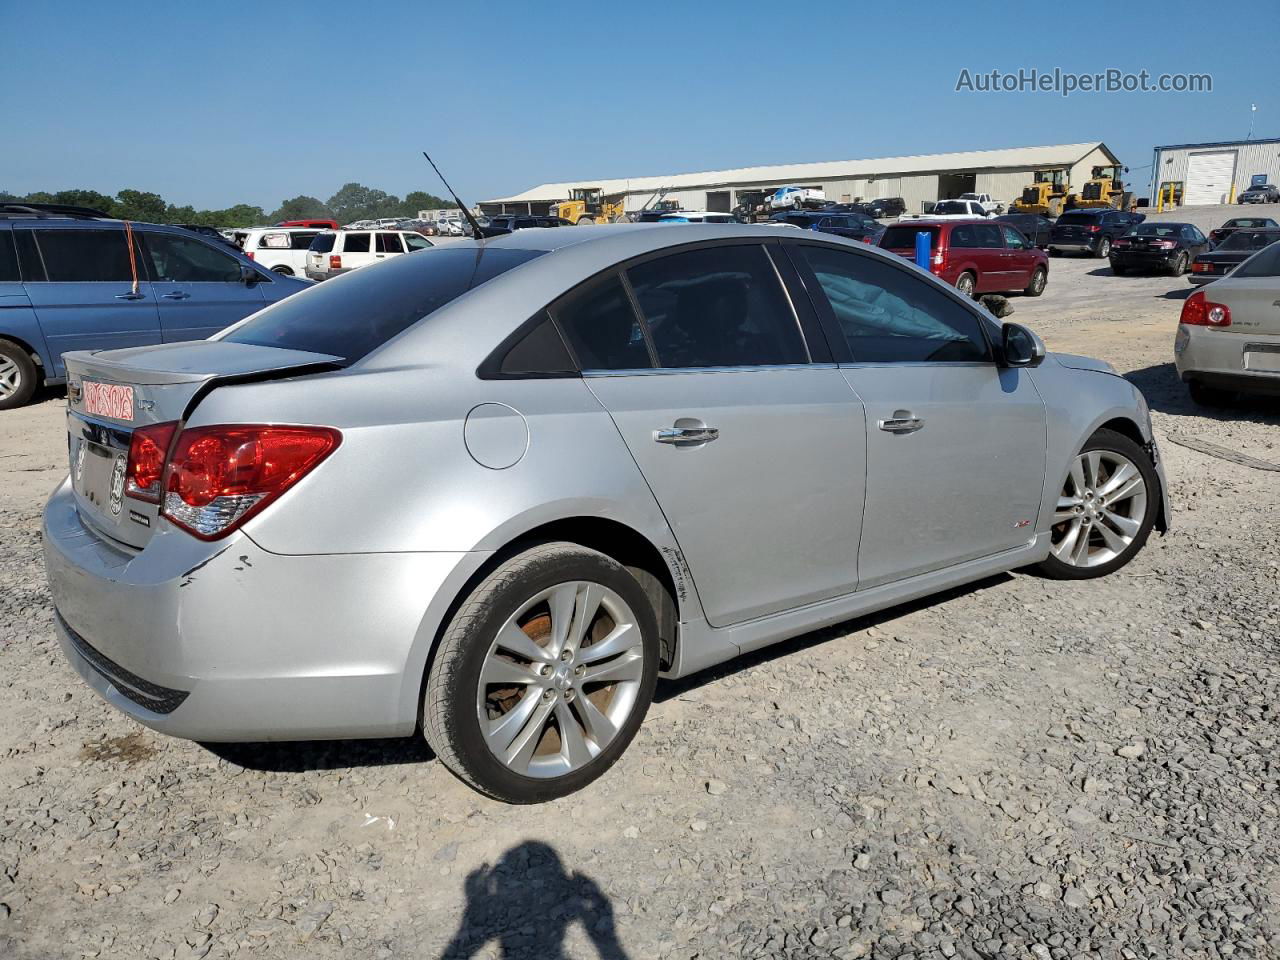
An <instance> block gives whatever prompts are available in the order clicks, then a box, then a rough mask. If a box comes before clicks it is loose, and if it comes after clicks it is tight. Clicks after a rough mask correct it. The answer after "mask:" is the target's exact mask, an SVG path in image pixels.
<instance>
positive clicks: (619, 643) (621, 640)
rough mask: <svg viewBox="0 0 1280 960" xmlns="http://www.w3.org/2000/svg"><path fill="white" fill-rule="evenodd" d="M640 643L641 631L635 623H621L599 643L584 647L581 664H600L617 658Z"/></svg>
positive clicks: (580, 656)
mask: <svg viewBox="0 0 1280 960" xmlns="http://www.w3.org/2000/svg"><path fill="white" fill-rule="evenodd" d="M639 643H640V631H639V630H637V629H636V625H635V624H634V623H620V624H618V625H617V626H616V627H614V628H613V629H612V630H610V631H609V634H608V635H607V636H606V637H605V638H604V639H603V640H601V641H600V642H599V643H593V644H591V646H589V647H583V648H582V650H581V651H580V654H579V656H578V660H579V662H581V663H598V662H600V661H601V660H605V659H608V658H609V657H616V656H617V655H618V654H620V653H622V652H623V651H624V650H630V649H631V648H632V647H634V646H637V645H638V644H639Z"/></svg>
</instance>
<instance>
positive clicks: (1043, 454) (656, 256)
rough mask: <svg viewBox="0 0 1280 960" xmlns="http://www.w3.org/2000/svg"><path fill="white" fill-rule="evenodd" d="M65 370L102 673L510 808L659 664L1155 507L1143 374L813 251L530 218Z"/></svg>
mask: <svg viewBox="0 0 1280 960" xmlns="http://www.w3.org/2000/svg"><path fill="white" fill-rule="evenodd" d="M67 367H68V370H69V380H70V388H69V394H68V404H69V409H68V412H67V426H68V442H69V465H70V476H69V477H68V478H67V479H66V480H65V481H64V482H63V483H62V484H61V486H59V487H58V489H57V490H56V491H55V492H54V493H53V495H52V497H51V499H50V500H49V503H48V506H47V508H46V512H45V521H44V532H45V537H44V543H45V555H46V562H47V567H48V575H49V582H50V586H51V590H52V596H53V599H54V604H55V606H56V611H57V616H56V622H57V625H58V630H59V634H60V637H61V641H62V646H63V649H64V650H65V652H66V656H67V657H68V659H69V660H70V662H71V663H72V665H73V666H74V667H75V668H76V669H77V670H78V671H79V672H80V674H81V675H82V676H83V677H84V679H85V681H86V682H87V683H88V684H89V685H91V686H92V687H93V688H94V689H95V690H97V691H98V692H99V693H100V694H101V695H102V696H103V697H105V698H106V699H107V700H108V701H110V702H111V703H112V704H113V705H115V706H116V707H118V708H119V709H121V710H123V711H125V712H126V713H128V714H129V715H130V716H132V717H134V718H136V719H137V720H138V721H139V722H141V723H144V724H146V725H148V726H150V727H152V728H154V729H156V730H159V731H162V732H164V733H169V734H172V735H175V736H181V737H189V738H192V739H197V740H263V739H306V738H321V737H387V736H402V735H407V734H410V733H412V732H414V731H415V730H418V729H420V730H421V731H422V733H423V734H424V735H425V737H426V739H427V740H428V741H429V743H430V744H431V746H432V747H433V748H434V749H435V751H436V752H437V754H438V755H439V756H440V758H441V759H442V760H443V761H444V762H445V763H446V764H447V765H448V766H449V768H450V769H451V770H452V771H453V772H454V773H456V774H457V775H458V776H459V777H460V778H462V779H463V780H464V781H466V782H467V783H469V784H471V785H472V786H474V787H475V788H477V789H479V790H481V791H483V792H485V793H486V794H489V795H490V796H493V797H497V798H500V799H503V800H507V801H511V802H536V801H541V800H547V799H550V798H553V797H557V796H562V795H564V794H566V793H568V792H570V791H573V790H576V789H578V788H580V787H582V786H584V785H585V784H587V783H589V782H590V781H592V780H593V779H595V778H596V777H598V776H600V775H601V774H602V773H603V772H604V771H605V770H606V769H608V767H609V766H610V765H611V764H612V763H614V761H616V760H617V758H618V757H619V755H620V754H621V753H622V751H623V750H624V749H625V748H626V747H627V745H628V743H629V742H630V741H631V739H632V737H633V736H634V735H635V733H636V730H637V728H638V727H639V725H640V723H641V721H642V719H643V717H644V715H645V712H646V710H647V708H648V706H649V703H650V701H651V699H652V697H653V693H654V688H655V684H656V681H657V678H658V676H659V675H660V674H661V675H663V676H667V677H680V676H684V675H687V674H689V673H692V672H693V671H696V670H701V669H703V668H706V667H708V666H711V665H712V664H716V663H720V662H722V661H725V660H728V659H730V658H732V657H735V656H737V655H739V654H741V653H744V652H746V651H751V650H755V649H758V648H760V647H763V646H766V645H768V644H771V643H776V642H778V641H779V640H782V639H784V638H786V637H790V636H793V635H796V634H800V633H804V632H806V631H809V630H813V629H815V628H818V627H822V626H825V625H829V624H834V623H838V622H840V621H843V620H847V619H849V618H851V617H854V616H857V615H860V614H864V613H867V612H869V611H873V610H877V609H880V608H884V607H888V606H891V605H893V604H897V603H901V602H903V601H906V600H910V599H913V598H916V597H920V596H924V595H926V594H931V593H935V592H937V591H941V590H946V589H948V588H951V587H954V586H956V585H958V584H962V583H965V582H968V581H972V580H976V579H978V578H981V577H985V576H989V575H991V574H993V573H995V572H998V571H1003V570H1009V569H1014V568H1019V567H1027V566H1032V565H1038V566H1039V568H1040V570H1042V571H1043V572H1044V573H1046V574H1048V575H1049V576H1052V577H1060V578H1086V577H1094V576H1100V575H1103V574H1107V573H1110V572H1111V571H1114V570H1116V569H1117V568H1119V567H1120V566H1122V565H1123V564H1125V563H1126V562H1128V561H1129V560H1130V559H1131V558H1132V557H1133V556H1134V554H1135V553H1136V552H1137V551H1138V550H1139V549H1141V547H1142V545H1143V543H1144V542H1145V540H1146V538H1147V536H1148V534H1149V533H1150V531H1151V529H1152V527H1153V526H1160V527H1161V528H1163V527H1164V526H1165V525H1166V524H1167V522H1168V516H1169V511H1168V505H1167V500H1166V496H1165V482H1164V478H1163V474H1162V469H1161V466H1160V463H1159V459H1158V457H1157V451H1156V445H1155V441H1154V439H1153V436H1152V431H1151V423H1150V418H1149V416H1148V412H1147V408H1146V405H1145V403H1144V402H1143V398H1142V396H1141V395H1140V393H1139V392H1138V391H1137V390H1136V389H1135V388H1134V387H1133V386H1132V385H1131V384H1130V383H1128V382H1127V381H1126V380H1124V379H1122V378H1121V377H1119V376H1117V375H1116V374H1115V373H1114V371H1112V370H1111V368H1110V367H1108V366H1107V365H1106V364H1104V363H1100V362H1098V361H1094V360H1089V359H1087V358H1083V357H1075V356H1065V355H1063V356H1060V355H1046V354H1045V350H1044V346H1043V344H1042V343H1041V342H1040V340H1039V339H1038V338H1037V337H1036V335H1035V334H1034V333H1032V332H1031V331H1030V330H1027V329H1026V328H1024V327H1021V326H1018V325H1016V324H1008V323H1007V324H1005V325H1003V327H1002V326H1001V325H1000V324H998V323H997V322H995V321H994V320H993V319H992V318H991V317H990V315H989V314H987V313H986V312H985V311H984V310H983V309H982V308H981V307H980V306H978V305H977V304H975V303H973V302H971V301H969V300H966V299H965V298H963V297H961V296H959V295H958V294H957V293H956V292H955V291H954V290H953V289H951V288H950V287H948V286H946V285H944V284H943V283H941V282H940V281H938V280H936V279H935V278H934V277H932V276H930V275H929V274H928V273H927V272H924V271H922V270H920V269H918V268H916V267H915V266H914V265H912V264H910V263H908V262H906V261H905V260H902V259H900V258H898V257H896V256H894V255H893V254H890V253H886V252H884V251H881V250H878V249H875V248H872V247H868V246H867V245H866V244H862V243H857V242H853V241H848V240H843V239H841V238H839V237H834V236H830V235H827V234H818V233H812V234H811V233H804V234H803V235H802V234H800V233H799V232H796V231H779V230H776V229H770V228H767V227H752V226H740V225H730V226H713V225H699V224H683V225H678V226H661V225H654V226H609V227H597V228H594V229H591V230H522V231H518V232H517V233H515V234H512V235H510V236H505V237H501V238H499V239H496V240H488V241H484V242H481V243H477V242H475V241H462V242H459V243H457V244H455V245H453V246H450V247H446V248H441V249H436V250H430V251H425V252H423V253H421V254H419V255H417V256H412V257H399V258H396V259H394V260H390V261H387V262H385V263H382V264H379V265H376V266H373V267H369V268H367V269H363V270H359V271H356V272H354V273H352V274H349V275H346V276H342V277H338V278H337V279H335V280H332V281H329V282H327V283H325V284H323V285H321V286H318V287H316V288H314V289H311V290H307V291H305V292H303V293H300V294H298V295H297V296H294V297H292V298H290V299H288V300H285V301H283V302H281V303H279V304H276V305H274V306H271V307H269V308H267V309H265V310H263V311H261V312H259V313H257V314H255V315H253V316H251V317H249V318H247V319H246V320H245V321H243V322H241V323H239V324H237V325H236V326H234V327H231V328H229V329H227V330H225V331H223V332H222V333H220V334H218V335H217V336H216V337H214V338H212V339H211V340H208V341H200V342H193V343H177V344H165V345H162V346H157V347H150V348H142V349H126V350H115V351H109V352H101V353H78V354H69V355H68V356H67Z"/></svg>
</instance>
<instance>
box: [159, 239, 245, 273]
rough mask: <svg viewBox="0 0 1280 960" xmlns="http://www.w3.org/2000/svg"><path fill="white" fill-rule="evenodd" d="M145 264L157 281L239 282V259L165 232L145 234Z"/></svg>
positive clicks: (204, 244) (206, 245)
mask: <svg viewBox="0 0 1280 960" xmlns="http://www.w3.org/2000/svg"><path fill="white" fill-rule="evenodd" d="M143 236H145V237H146V245H147V264H148V265H149V266H150V267H151V275H152V277H153V278H154V279H156V280H166V281H169V282H172V283H238V282H239V280H240V261H238V260H236V259H235V258H233V257H229V256H227V255H226V254H225V253H222V252H221V251H218V250H215V249H213V247H211V246H209V245H208V244H207V243H201V242H200V241H199V240H194V239H188V238H186V237H179V236H174V235H172V234H168V233H145V234H143Z"/></svg>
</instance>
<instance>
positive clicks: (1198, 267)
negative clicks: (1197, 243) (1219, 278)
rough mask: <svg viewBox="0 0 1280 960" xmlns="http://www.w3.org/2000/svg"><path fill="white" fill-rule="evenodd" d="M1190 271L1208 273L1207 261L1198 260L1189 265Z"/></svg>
mask: <svg viewBox="0 0 1280 960" xmlns="http://www.w3.org/2000/svg"><path fill="white" fill-rule="evenodd" d="M1191 272H1192V273H1208V272H1209V265H1208V264H1207V263H1200V262H1199V261H1196V262H1195V263H1193V264H1192V265H1191Z"/></svg>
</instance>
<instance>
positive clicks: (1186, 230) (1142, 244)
mask: <svg viewBox="0 0 1280 960" xmlns="http://www.w3.org/2000/svg"><path fill="white" fill-rule="evenodd" d="M1208 249H1209V238H1208V237H1206V236H1205V235H1204V234H1203V233H1201V232H1200V230H1199V228H1198V227H1196V225H1195V224H1192V223H1168V222H1158V223H1157V222H1153V223H1140V224H1138V225H1137V226H1136V227H1134V228H1133V229H1131V230H1129V231H1128V232H1127V233H1125V234H1124V236H1121V237H1116V239H1115V242H1114V243H1113V244H1112V245H1111V253H1110V258H1111V272H1112V273H1114V274H1116V275H1117V276H1119V275H1121V274H1124V273H1128V272H1129V271H1130V270H1138V271H1151V270H1167V271H1168V272H1169V273H1172V274H1173V275H1174V276H1175V277H1179V276H1182V274H1184V273H1186V272H1187V267H1188V266H1190V264H1191V261H1192V260H1193V259H1195V258H1196V257H1197V256H1199V255H1200V254H1202V253H1204V252H1205V251H1206V250H1208Z"/></svg>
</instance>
